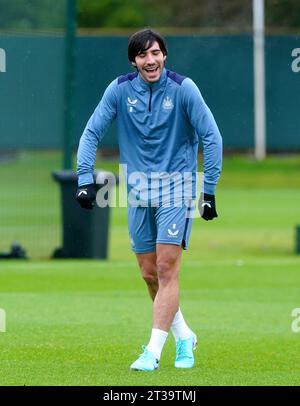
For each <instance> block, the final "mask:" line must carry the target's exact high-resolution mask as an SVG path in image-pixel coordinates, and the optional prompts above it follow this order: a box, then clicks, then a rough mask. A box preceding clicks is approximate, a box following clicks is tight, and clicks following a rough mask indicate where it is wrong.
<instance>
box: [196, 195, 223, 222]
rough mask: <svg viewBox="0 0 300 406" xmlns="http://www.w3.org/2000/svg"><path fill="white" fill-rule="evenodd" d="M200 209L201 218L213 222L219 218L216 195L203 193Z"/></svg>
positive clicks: (199, 203)
mask: <svg viewBox="0 0 300 406" xmlns="http://www.w3.org/2000/svg"><path fill="white" fill-rule="evenodd" d="M198 209H199V213H200V216H201V217H202V218H204V220H206V221H208V220H212V219H213V218H215V217H218V214H217V211H216V202H215V196H214V195H208V194H207V193H201V196H200V199H199V202H198Z"/></svg>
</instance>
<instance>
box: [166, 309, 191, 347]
mask: <svg viewBox="0 0 300 406" xmlns="http://www.w3.org/2000/svg"><path fill="white" fill-rule="evenodd" d="M171 331H172V333H173V336H174V338H175V340H176V341H178V340H186V339H188V338H190V337H191V334H192V331H191V329H190V328H189V327H188V325H187V324H186V322H185V320H184V318H183V315H182V313H181V310H180V309H178V312H177V313H176V314H175V317H174V320H173V322H172V325H171Z"/></svg>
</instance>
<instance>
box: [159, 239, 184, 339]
mask: <svg viewBox="0 0 300 406" xmlns="http://www.w3.org/2000/svg"><path fill="white" fill-rule="evenodd" d="M181 254H182V248H181V247H180V246H178V245H171V244H157V246H156V256H157V259H156V266H157V276H158V286H159V288H158V291H157V294H156V296H155V299H154V304H153V328H156V329H160V330H163V331H169V329H170V326H171V324H172V321H173V319H174V316H175V314H176V312H177V311H178V308H179V283H178V274H179V269H180V259H181Z"/></svg>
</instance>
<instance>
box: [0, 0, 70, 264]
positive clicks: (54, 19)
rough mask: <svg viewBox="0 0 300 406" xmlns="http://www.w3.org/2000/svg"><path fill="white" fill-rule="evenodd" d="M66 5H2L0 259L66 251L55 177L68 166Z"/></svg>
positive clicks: (21, 1)
mask: <svg viewBox="0 0 300 406" xmlns="http://www.w3.org/2000/svg"><path fill="white" fill-rule="evenodd" d="M66 6H67V4H66V1H65V0H55V1H53V0H0V178H1V190H2V191H1V193H0V253H1V252H2V253H3V252H9V251H10V247H11V245H12V244H13V243H16V242H17V243H19V244H21V245H22V247H24V248H25V249H26V251H27V254H28V256H29V257H31V258H35V257H49V256H50V255H51V254H52V252H53V250H54V248H56V247H57V246H59V245H60V210H59V207H60V200H59V191H58V187H57V185H56V184H55V183H54V182H53V180H52V178H51V172H52V171H54V170H57V169H60V168H61V166H62V145H63V133H64V100H65V99H64V97H65V93H64V84H65V46H66V40H65V38H66V28H65V21H66ZM45 144H47V146H48V148H55V152H49V151H48V152H41V151H40V148H41V147H43V146H44V145H45ZM4 190H5V193H4ZM0 266H1V262H0Z"/></svg>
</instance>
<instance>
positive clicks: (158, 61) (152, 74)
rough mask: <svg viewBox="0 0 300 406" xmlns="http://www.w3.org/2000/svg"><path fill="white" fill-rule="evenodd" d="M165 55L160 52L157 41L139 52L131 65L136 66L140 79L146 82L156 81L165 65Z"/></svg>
mask: <svg viewBox="0 0 300 406" xmlns="http://www.w3.org/2000/svg"><path fill="white" fill-rule="evenodd" d="M165 59H166V56H165V55H164V54H163V53H162V51H161V49H160V47H159V44H158V42H157V41H155V42H153V44H152V45H151V47H149V48H148V49H147V47H146V49H145V50H143V51H142V52H140V53H139V54H138V55H137V56H136V57H135V60H134V63H133V65H134V66H135V67H136V68H137V70H138V72H139V74H140V75H141V77H142V79H143V80H144V81H145V82H148V83H154V82H157V81H158V80H159V78H160V75H161V74H162V71H163V69H164V66H165Z"/></svg>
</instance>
